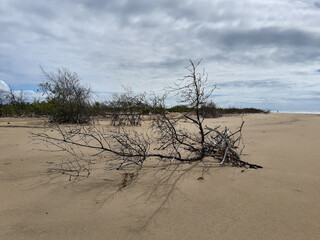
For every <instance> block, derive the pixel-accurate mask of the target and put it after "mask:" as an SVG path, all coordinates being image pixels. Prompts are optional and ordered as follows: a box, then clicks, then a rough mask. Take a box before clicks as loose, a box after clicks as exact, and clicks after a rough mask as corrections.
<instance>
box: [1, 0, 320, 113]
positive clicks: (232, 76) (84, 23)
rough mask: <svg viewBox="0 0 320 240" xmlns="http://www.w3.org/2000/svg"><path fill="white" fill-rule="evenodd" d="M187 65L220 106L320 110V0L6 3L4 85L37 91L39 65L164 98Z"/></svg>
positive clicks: (100, 87) (107, 87)
mask: <svg viewBox="0 0 320 240" xmlns="http://www.w3.org/2000/svg"><path fill="white" fill-rule="evenodd" d="M189 58H190V59H193V60H195V61H196V60H198V59H199V58H202V59H203V60H202V67H204V68H205V69H206V71H207V72H208V74H209V81H210V83H217V86H218V88H219V89H217V90H216V91H215V92H214V94H215V96H214V100H215V101H216V102H217V103H218V105H220V106H224V107H228V106H236V107H259V108H264V109H271V110H280V111H284V110H286V111H320V0H317V1H314V0H241V1H239V0H221V1H218V0H211V1H210V0H189V1H188V0H163V1H162V0H157V1H151V0H114V1H111V0H109V1H108V0H68V1H65V0H51V1H40V0H0V80H1V84H0V87H1V86H5V85H11V86H12V87H14V89H17V90H18V89H25V90H36V88H37V84H39V83H40V82H42V81H43V80H44V79H43V76H42V74H41V71H40V68H39V65H41V66H43V67H44V68H45V69H46V70H47V71H55V70H56V69H57V68H59V67H61V66H65V67H67V68H69V69H70V70H71V71H74V72H77V73H78V74H79V76H80V77H81V80H82V81H83V82H84V83H87V84H89V85H90V86H91V87H92V88H93V90H94V91H96V92H100V93H101V94H100V95H101V96H106V95H107V94H108V93H110V92H119V91H122V86H131V87H132V88H133V90H135V91H150V90H153V91H160V90H161V89H163V88H164V87H166V86H168V85H171V84H172V82H174V81H175V80H176V79H179V78H181V77H182V76H183V75H184V74H186V73H187V72H186V69H185V68H184V67H185V66H186V65H187V64H188V59H189ZM29 93H30V92H29ZM98 95H99V94H98Z"/></svg>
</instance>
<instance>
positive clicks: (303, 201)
mask: <svg viewBox="0 0 320 240" xmlns="http://www.w3.org/2000/svg"><path fill="white" fill-rule="evenodd" d="M243 119H244V120H245V122H246V123H245V127H244V129H243V134H244V140H245V145H246V148H245V150H244V153H245V154H246V155H245V156H244V160H245V161H248V162H251V163H256V164H259V165H262V166H263V167H264V168H263V169H259V170H249V169H246V170H244V171H242V170H243V169H239V168H231V167H215V168H211V169H210V170H209V172H206V173H205V174H204V180H202V181H199V180H197V178H198V177H199V176H201V174H202V170H201V169H199V168H196V167H195V168H194V169H192V171H189V172H187V173H186V174H184V175H183V176H182V177H181V178H180V179H179V181H178V182H177V183H176V185H175V186H174V187H173V188H172V185H168V186H167V187H163V188H160V189H159V191H157V192H156V193H155V194H154V195H152V196H151V197H149V196H150V194H151V193H152V190H153V189H154V188H155V187H156V184H157V182H156V181H155V180H154V179H153V178H152V170H150V171H149V172H148V171H146V173H145V174H143V175H142V176H141V179H139V180H138V182H136V183H134V184H133V185H131V186H129V187H127V188H124V189H122V190H121V191H118V188H117V187H116V186H115V185H116V184H115V183H113V182H111V181H108V172H106V171H104V170H103V169H99V168H98V166H100V165H97V166H96V167H95V169H93V171H92V174H91V176H90V177H89V178H85V179H78V180H75V181H68V177H66V176H64V175H59V174H47V169H48V162H58V161H59V160H60V159H62V158H64V157H65V154H64V153H53V152H44V151H39V150H37V149H39V148H41V147H42V146H40V145H35V144H34V143H33V142H32V141H31V139H30V138H29V137H30V131H33V132H37V131H41V128H39V127H40V126H41V125H42V124H43V121H44V119H7V118H2V119H0V239H8V240H10V239H15V240H18V239H78V240H79V239H246V240H247V239H290V240H294V239H320V187H319V186H320V161H319V159H320V157H319V156H320V146H319V145H320V116H319V115H303V114H268V115H264V114H253V115H245V116H243ZM8 123H9V124H8ZM240 123H241V116H232V117H223V118H219V119H211V120H209V121H208V124H212V125H213V126H214V125H222V126H224V125H226V126H231V128H232V127H236V126H238V125H239V124H240Z"/></svg>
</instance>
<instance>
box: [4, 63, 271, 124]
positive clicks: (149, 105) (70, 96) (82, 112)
mask: <svg viewBox="0 0 320 240" xmlns="http://www.w3.org/2000/svg"><path fill="white" fill-rule="evenodd" d="M41 70H42V72H43V74H44V76H45V78H46V81H45V82H43V83H41V84H39V88H40V90H41V91H42V92H43V93H44V94H45V95H46V99H45V100H43V101H40V100H34V101H33V102H28V101H26V99H25V97H24V93H23V91H20V92H19V93H17V92H16V91H13V90H12V88H10V89H9V90H8V91H4V90H0V117H15V116H17V117H23V116H28V117H40V116H44V117H49V118H50V120H51V121H53V122H57V123H87V122H89V121H90V120H91V118H92V117H94V116H106V115H108V116H111V117H112V119H113V123H114V124H116V125H121V124H122V123H125V124H126V123H127V122H128V124H130V125H139V118H140V117H141V115H149V114H157V113H163V112H177V113H186V112H190V111H193V109H192V108H190V107H189V106H188V105H176V106H173V107H166V106H165V105H161V104H159V102H160V101H161V99H157V98H153V100H152V101H148V100H147V94H145V93H143V94H134V93H133V91H132V90H131V89H126V91H125V93H123V94H114V95H113V97H112V98H111V99H110V100H108V101H104V102H94V103H92V91H91V89H90V88H89V87H88V86H85V85H82V84H81V83H80V80H79V77H78V75H77V73H74V72H71V71H69V70H68V69H67V68H60V69H58V70H57V72H55V73H54V72H50V73H48V72H46V71H45V70H44V69H42V68H41ZM154 101H156V102H154ZM157 101H158V102H157ZM268 112H269V111H265V110H261V109H256V108H234V107H233V108H220V107H217V106H216V104H215V103H214V102H213V101H207V102H204V103H201V107H200V114H201V115H202V116H203V117H204V118H215V117H220V116H222V115H226V114H244V113H268Z"/></svg>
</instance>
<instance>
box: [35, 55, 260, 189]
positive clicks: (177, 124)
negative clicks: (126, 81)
mask: <svg viewBox="0 0 320 240" xmlns="http://www.w3.org/2000/svg"><path fill="white" fill-rule="evenodd" d="M189 62H190V65H189V66H188V67H187V70H188V75H186V76H185V77H184V78H183V79H181V80H179V82H178V83H177V84H176V85H175V86H174V87H173V88H169V89H167V92H166V94H165V96H168V95H170V94H171V95H176V96H177V97H178V98H179V101H180V103H181V104H185V105H186V106H188V108H189V109H190V111H189V112H187V113H183V114H177V113H168V112H166V111H165V110H164V109H165V97H155V96H153V98H152V100H151V101H150V100H149V104H148V106H149V107H150V108H151V110H150V111H151V112H153V114H152V115H151V116H150V119H149V120H148V121H146V123H145V124H147V125H149V127H148V128H147V130H146V131H143V132H139V131H138V130H136V129H132V128H131V129H130V128H127V127H125V126H123V125H122V124H113V126H109V127H101V126H100V125H95V124H93V125H91V126H84V125H72V126H59V125H58V124H57V125H55V127H54V128H53V129H51V130H50V131H47V132H42V133H34V134H33V137H34V138H35V140H37V141H42V142H45V143H47V144H48V146H49V147H50V148H51V149H53V147H55V148H56V149H58V150H61V151H64V152H68V153H70V154H71V156H73V159H72V160H71V161H66V162H63V163H62V164H60V165H58V168H57V167H56V168H55V169H52V171H59V172H62V173H64V174H68V175H70V176H74V177H79V176H88V175H89V174H90V164H91V163H92V161H97V160H98V159H101V157H102V156H106V158H104V160H105V161H106V162H107V164H108V169H109V170H110V171H121V173H122V174H123V175H124V180H123V181H125V183H124V184H123V185H125V186H126V185H127V184H128V181H129V180H130V181H131V180H133V179H135V178H136V177H137V176H138V174H139V173H140V171H141V170H142V169H143V167H144V166H145V165H149V166H150V165H151V166H154V167H155V166H156V167H159V168H161V169H163V170H164V173H165V172H166V171H167V170H168V169H170V167H171V166H177V165H180V164H183V163H189V164H193V163H196V164H197V163H199V162H200V163H201V164H203V166H205V167H208V166H209V167H210V166H213V165H230V166H237V167H244V168H255V169H256V168H261V166H259V165H255V164H250V163H247V162H244V161H242V160H241V153H242V149H243V142H242V134H241V133H242V127H243V124H244V122H242V124H241V125H240V127H239V128H238V129H237V130H236V131H234V132H231V131H230V130H229V129H228V128H224V129H221V128H220V126H216V127H212V126H207V125H206V124H205V122H204V116H203V115H202V114H201V106H202V105H203V104H204V103H205V102H206V101H207V99H208V98H209V97H210V95H211V93H212V92H213V91H214V89H215V85H213V86H211V87H208V84H207V80H208V79H207V74H206V72H205V70H203V71H202V72H201V73H198V72H197V68H198V66H199V64H200V61H199V62H197V63H196V64H195V63H194V62H193V61H191V60H190V61H189Z"/></svg>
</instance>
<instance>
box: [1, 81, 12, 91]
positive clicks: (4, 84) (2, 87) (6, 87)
mask: <svg viewBox="0 0 320 240" xmlns="http://www.w3.org/2000/svg"><path fill="white" fill-rule="evenodd" d="M0 90H2V91H9V90H10V89H9V86H8V85H7V84H6V83H5V82H4V81H3V80H0Z"/></svg>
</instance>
